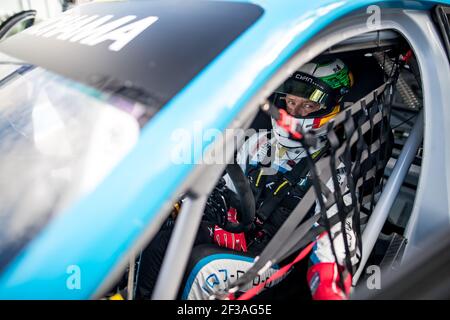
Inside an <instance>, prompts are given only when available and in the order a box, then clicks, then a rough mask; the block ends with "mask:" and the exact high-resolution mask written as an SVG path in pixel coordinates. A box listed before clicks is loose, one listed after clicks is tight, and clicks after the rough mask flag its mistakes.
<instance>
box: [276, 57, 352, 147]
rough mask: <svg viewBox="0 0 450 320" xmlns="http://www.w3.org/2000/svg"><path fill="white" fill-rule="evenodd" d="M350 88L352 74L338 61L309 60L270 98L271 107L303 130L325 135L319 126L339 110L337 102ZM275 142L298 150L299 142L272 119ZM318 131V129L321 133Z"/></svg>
mask: <svg viewBox="0 0 450 320" xmlns="http://www.w3.org/2000/svg"><path fill="white" fill-rule="evenodd" d="M352 85H353V75H352V73H351V72H350V71H349V69H348V67H347V66H346V65H345V64H344V62H342V60H340V59H327V60H320V61H313V62H310V63H307V64H305V65H303V66H302V67H301V68H300V69H298V70H297V71H296V72H294V74H292V75H291V76H290V77H289V78H288V79H287V80H286V81H285V82H284V83H283V84H282V85H281V86H280V87H279V88H278V89H277V90H275V92H274V93H273V94H272V95H271V97H270V99H271V100H272V103H273V105H275V106H276V107H277V108H281V109H284V110H286V112H287V113H288V114H289V115H291V116H293V117H294V121H298V123H299V124H300V125H301V127H302V128H303V130H304V131H309V130H311V129H314V130H315V131H316V134H318V135H321V134H325V130H324V127H323V125H324V124H325V123H327V122H328V121H329V120H330V119H332V118H333V117H335V116H336V115H337V114H338V113H339V111H340V110H341V106H340V102H341V101H342V98H343V97H344V95H345V94H347V93H348V92H349V90H350V88H351V86H352ZM272 128H273V132H274V135H275V138H276V139H277V141H278V143H279V144H281V145H282V146H283V147H286V148H298V147H300V146H301V144H300V142H299V141H296V140H293V139H291V138H290V135H289V132H288V131H286V130H285V129H284V128H283V127H281V126H280V125H279V124H278V123H277V122H276V120H275V119H273V118H272ZM321 128H322V130H321Z"/></svg>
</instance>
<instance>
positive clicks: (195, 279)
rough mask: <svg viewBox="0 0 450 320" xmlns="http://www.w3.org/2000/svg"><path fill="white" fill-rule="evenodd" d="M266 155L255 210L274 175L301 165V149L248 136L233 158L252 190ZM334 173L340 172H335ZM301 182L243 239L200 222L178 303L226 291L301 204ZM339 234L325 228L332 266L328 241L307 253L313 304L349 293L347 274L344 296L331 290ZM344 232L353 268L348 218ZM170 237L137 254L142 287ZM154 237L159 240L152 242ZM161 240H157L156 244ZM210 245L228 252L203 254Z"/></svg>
mask: <svg viewBox="0 0 450 320" xmlns="http://www.w3.org/2000/svg"><path fill="white" fill-rule="evenodd" d="M320 149H321V148H318V149H317V150H315V151H317V152H319V151H320ZM272 152H275V154H274V155H273V156H272V157H271V159H272V161H271V163H270V168H271V169H272V174H271V175H267V176H266V179H264V186H263V187H262V190H261V191H260V194H259V197H256V198H257V199H256V201H257V203H256V207H258V205H259V204H260V203H258V201H264V198H265V195H266V194H268V193H272V192H274V190H272V188H274V186H276V184H275V179H276V178H277V177H278V176H279V175H280V174H281V175H282V174H283V173H286V172H288V171H290V170H292V168H293V167H294V166H295V165H296V164H298V163H299V162H300V161H304V158H305V156H306V154H305V150H304V149H303V148H296V149H286V148H284V147H282V146H281V145H279V144H278V143H277V141H276V139H275V138H274V137H271V135H270V134H269V133H268V132H263V133H256V134H254V135H253V136H251V137H250V138H249V139H248V140H247V141H246V142H245V143H244V145H243V146H242V148H241V149H240V151H239V152H238V154H237V159H236V160H237V162H238V164H239V165H240V166H241V168H242V170H243V171H244V172H245V173H246V175H247V177H248V178H249V180H250V183H251V185H254V184H255V180H257V179H258V177H257V176H256V175H255V172H257V169H258V168H259V167H260V164H261V163H262V162H263V161H265V160H264V159H267V156H268V154H269V153H270V154H271V153H272ZM302 159H303V160H302ZM305 165H306V164H305ZM339 169H341V170H340V171H339ZM338 172H339V173H338V175H339V176H338V181H340V182H342V181H344V179H343V175H344V173H343V172H342V168H338ZM223 178H224V180H225V182H226V187H227V188H228V189H230V190H231V191H235V188H234V185H233V182H232V181H231V179H230V177H229V176H228V175H225V176H224V177H223ZM306 183H307V178H306V177H304V178H303V179H300V181H299V182H298V185H296V186H295V188H294V189H292V190H291V192H289V193H288V194H287V195H286V196H285V197H284V199H283V200H282V202H281V203H280V205H279V207H278V208H276V210H275V211H274V212H273V213H272V214H271V215H270V216H269V217H268V218H267V219H266V220H265V221H263V222H261V221H258V217H257V218H256V220H257V222H256V224H257V225H258V227H257V228H256V231H252V232H248V233H247V234H245V235H244V234H231V233H229V232H226V231H224V230H221V228H219V227H217V226H214V225H212V224H208V223H205V222H204V223H202V225H201V226H200V230H199V232H198V235H197V239H196V241H195V245H194V249H193V254H192V255H193V256H199V257H195V258H194V260H193V261H190V263H189V265H190V266H188V273H187V274H186V275H185V279H184V281H183V283H184V284H185V286H184V287H183V288H181V292H180V297H181V298H182V299H208V297H209V296H210V295H211V294H212V293H213V292H217V291H218V290H222V289H225V288H227V287H228V286H229V285H230V284H231V283H232V282H233V281H234V280H236V279H237V278H238V277H239V275H240V274H243V273H244V272H245V271H246V270H248V269H249V268H250V267H251V265H252V263H253V258H254V257H255V256H257V255H259V254H260V253H261V251H262V250H263V249H264V247H265V246H266V245H267V243H268V242H269V241H270V239H271V237H272V236H273V235H274V234H275V232H276V231H277V230H278V228H279V227H280V226H281V225H282V224H283V222H284V221H285V219H287V217H288V216H289V214H290V213H291V211H292V210H293V209H294V208H295V206H296V205H297V204H298V202H299V201H300V200H301V198H302V196H303V195H304V191H305V188H306V186H305V184H306ZM327 187H328V188H329V189H330V190H331V191H333V183H332V181H331V180H330V181H329V182H328V183H327ZM258 198H259V199H258ZM350 201H351V199H350V196H349V195H347V196H344V202H345V203H346V204H348V203H349V202H350ZM312 209H313V210H312V212H311V213H310V215H312V214H318V213H319V211H320V208H319V205H318V203H316V205H315V206H314V207H313V208H312ZM230 211H231V210H230ZM336 212H337V209H336V205H334V206H332V207H331V208H330V209H329V210H328V211H327V215H328V217H331V216H333V215H334V214H336ZM228 218H229V219H230V220H231V221H233V220H234V219H236V216H235V215H234V214H233V212H232V213H231V214H230V212H229V214H228ZM340 230H341V225H340V223H338V224H336V225H334V226H333V227H332V228H331V234H332V239H333V243H334V247H335V251H336V256H337V258H338V263H336V262H335V258H334V255H333V253H332V250H331V244H330V242H329V237H328V236H321V237H318V239H317V241H316V243H315V245H314V247H313V250H312V253H311V254H310V262H309V268H308V272H307V281H308V284H309V286H310V289H311V294H312V297H313V298H314V299H343V298H345V297H346V296H347V295H348V293H349V292H348V290H349V288H350V283H351V277H350V275H348V274H347V277H346V278H345V279H343V282H344V284H345V287H346V288H345V290H346V293H345V294H344V293H343V292H342V290H341V289H340V288H339V286H338V285H337V283H338V281H339V279H338V277H339V272H338V268H342V266H343V265H345V262H344V261H345V260H344V259H345V247H344V241H343V236H342V233H341V232H340ZM346 231H347V243H348V247H349V249H350V253H351V262H352V264H353V265H356V264H357V262H358V260H359V250H358V248H357V241H356V234H355V232H354V231H353V228H352V220H351V219H350V218H349V219H347V221H346ZM170 232H171V228H170V227H169V228H167V227H166V229H165V230H164V228H163V230H162V233H160V234H159V235H157V237H156V239H154V240H153V241H152V243H151V244H150V246H149V248H147V249H146V250H144V252H143V260H142V263H143V268H141V272H140V274H142V277H144V278H145V279H146V280H145V281H143V282H147V288H148V287H149V286H150V287H151V286H153V285H154V282H155V280H156V274H157V272H158V270H159V267H160V264H161V261H162V258H163V253H164V250H163V249H162V247H163V246H166V245H167V242H168V239H169V237H170ZM158 238H159V240H157V239H158ZM162 238H163V241H161V239H162ZM212 243H215V245H214V247H217V245H219V246H221V247H225V248H228V249H223V248H217V250H216V249H213V250H212V251H210V252H208V253H206V252H205V248H204V246H202V245H203V244H209V245H208V248H209V249H208V250H210V249H211V244H212ZM230 249H231V250H230ZM155 251H156V252H155ZM199 251H200V254H199ZM191 260H192V258H191ZM146 265H147V266H146ZM148 265H150V266H148ZM278 268H279V267H278V266H277V265H275V266H273V267H272V268H269V269H268V270H266V271H265V272H264V273H263V274H261V275H259V276H258V279H255V281H253V283H250V284H248V286H247V288H244V291H245V290H247V289H249V288H250V287H252V286H255V285H258V284H259V283H260V282H261V281H265V280H267V279H268V278H269V277H270V276H271V275H273V274H274V273H275V272H276V271H277V270H278ZM142 270H145V272H142ZM143 273H145V274H143ZM140 276H141V275H140ZM281 280H282V279H280V280H278V281H274V282H273V283H271V284H270V286H274V285H276V284H277V283H278V282H279V281H281ZM142 287H143V286H142V285H141V286H139V283H138V293H139V290H141V291H142ZM149 290H151V289H148V290H147V292H148V291H149ZM144 291H146V290H144ZM147 295H148V294H147ZM144 296H145V294H144Z"/></svg>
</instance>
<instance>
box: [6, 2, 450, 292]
mask: <svg viewBox="0 0 450 320" xmlns="http://www.w3.org/2000/svg"><path fill="white" fill-rule="evenodd" d="M247 2H249V3H253V4H256V5H259V6H261V7H262V8H263V9H264V13H263V15H262V16H261V18H259V20H257V21H256V23H255V24H254V25H252V26H251V27H250V28H249V29H248V30H247V31H246V32H244V34H242V35H241V36H239V37H238V38H237V39H236V40H235V41H234V42H233V43H232V44H231V45H230V46H229V47H228V48H227V49H226V50H225V51H224V52H222V53H221V54H220V55H219V56H217V57H216V58H215V59H214V60H213V61H212V62H211V63H210V64H209V65H208V66H206V67H205V68H204V69H203V70H202V71H201V72H200V73H199V74H198V75H197V76H196V77H195V78H194V79H192V80H191V81H190V82H189V84H187V85H186V86H185V87H184V88H183V89H182V90H181V91H180V92H179V93H178V94H177V95H176V96H175V97H174V98H173V99H172V100H170V101H169V102H168V104H167V105H166V106H165V107H164V108H163V109H162V110H161V111H160V112H159V113H158V114H157V115H156V116H155V117H154V118H153V119H152V121H150V122H149V123H148V124H147V125H146V126H145V127H144V128H143V130H142V133H141V137H140V139H139V142H138V143H137V145H136V146H135V148H134V149H133V150H132V151H131V152H130V154H129V155H128V156H126V158H125V159H124V160H123V161H121V163H120V164H119V165H118V166H117V167H116V168H115V169H114V171H113V172H112V173H111V174H110V175H109V176H108V177H107V178H106V179H105V180H104V181H103V182H102V183H101V185H100V186H99V187H98V188H97V189H96V190H95V191H94V192H92V193H91V194H89V195H86V196H85V197H84V198H82V199H81V200H80V201H78V202H77V203H75V204H74V205H73V206H72V207H70V208H68V209H67V211H66V212H64V213H63V214H61V215H59V216H58V217H57V218H55V219H54V220H53V221H52V222H51V223H50V224H49V225H48V226H47V227H46V228H45V229H44V230H43V231H42V232H41V233H40V234H39V236H38V237H37V238H36V239H34V241H33V242H32V243H30V244H29V245H28V247H27V248H26V249H25V250H24V251H23V252H22V253H21V254H20V255H19V256H18V257H17V258H16V259H15V260H14V261H13V263H11V264H10V265H9V267H8V268H7V270H5V272H4V273H3V274H2V275H1V276H0V298H24V297H25V298H26V297H37V295H36V294H37V293H36V292H40V295H39V296H38V297H42V298H56V299H65V298H68V299H72V298H88V297H91V296H92V295H93V294H94V293H95V292H96V290H97V289H98V286H99V285H101V284H102V282H103V280H104V277H105V275H106V274H108V273H109V272H111V271H112V270H113V269H114V267H116V265H117V263H118V261H119V260H120V259H122V258H124V256H125V254H126V253H127V252H128V251H129V250H130V248H131V247H132V246H133V245H134V244H135V243H136V241H137V240H138V239H139V237H141V236H142V234H143V233H144V231H145V230H146V227H147V226H148V225H149V224H151V223H156V222H157V221H159V220H158V219H157V215H158V212H159V210H160V209H161V208H162V207H163V206H164V205H167V204H168V203H169V202H170V201H172V200H173V197H174V194H173V193H174V191H175V190H176V189H177V188H178V187H179V186H180V185H181V184H182V182H183V181H185V179H186V177H187V176H188V175H189V173H190V172H191V171H192V169H193V168H194V166H195V165H194V163H195V162H197V161H198V160H199V158H200V157H201V152H202V150H203V149H204V148H206V147H207V146H208V144H209V143H210V141H202V143H201V148H197V150H192V160H193V161H192V162H193V163H187V164H178V165H174V163H173V158H171V157H172V156H173V151H174V144H173V143H174V141H173V140H174V132H175V131H176V130H178V129H180V130H181V131H179V132H185V133H186V134H187V135H191V136H192V137H194V136H195V132H197V130H199V129H201V128H216V129H219V130H220V131H223V130H224V129H225V128H227V127H228V126H229V124H230V123H231V121H232V120H233V119H234V118H235V117H236V116H237V114H238V113H239V112H240V111H241V110H242V109H243V108H244V106H245V105H246V104H247V103H248V102H249V100H250V98H251V97H252V96H253V95H254V94H256V93H257V92H258V90H260V89H261V87H262V85H263V84H264V83H265V82H266V81H267V79H269V78H270V77H271V76H272V75H273V74H274V73H275V71H276V70H277V69H278V68H279V67H280V66H281V65H282V64H283V63H284V62H285V61H286V60H287V59H289V58H290V57H291V56H292V55H293V54H294V53H295V52H297V51H298V49H299V48H301V47H302V46H303V45H304V44H305V43H307V41H309V40H310V39H311V38H312V37H313V36H314V35H316V34H317V33H318V32H320V31H321V30H323V29H324V28H325V27H326V26H328V25H329V24H330V23H332V22H333V21H336V20H337V19H339V18H341V17H343V16H344V15H346V14H348V13H350V12H352V11H354V10H359V9H364V8H365V7H367V6H368V5H371V4H380V5H389V6H393V7H400V8H408V9H429V8H430V7H431V6H432V5H435V4H437V2H435V1H421V2H418V1H413V2H411V1H407V2H402V1H369V0H344V1H336V0H318V1H298V0H285V1H283V4H282V5H281V4H280V1H278V0H254V1H247ZM441 3H445V4H450V1H442V2H441ZM192 142H193V140H186V141H184V142H180V143H178V144H177V147H180V148H188V149H190V148H191V146H192ZM74 265H75V266H77V267H79V268H80V270H81V272H82V274H83V286H82V287H81V289H80V290H67V287H66V280H67V276H68V273H67V272H68V267H70V266H74ZM36 290H39V291H36Z"/></svg>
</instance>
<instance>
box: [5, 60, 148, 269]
mask: <svg viewBox="0 0 450 320" xmlns="http://www.w3.org/2000/svg"><path fill="white" fill-rule="evenodd" d="M144 116H145V108H144V107H142V106H141V105H140V104H138V103H131V102H128V101H126V100H123V99H119V98H116V97H113V96H109V95H106V94H102V93H99V92H97V91H95V90H92V89H88V88H87V87H84V86H82V85H80V84H76V83H74V82H72V81H70V80H67V79H65V78H63V77H60V76H57V75H55V74H52V73H50V72H48V71H46V70H44V69H42V68H36V67H33V66H31V65H20V64H10V65H7V64H6V63H3V64H1V65H0V190H1V192H0V203H1V206H0V225H1V226H2V231H1V232H0V269H1V267H2V266H4V263H5V262H6V261H7V260H9V258H11V255H13V254H14V253H15V252H17V250H18V249H20V247H21V246H23V244H24V243H26V242H27V239H30V238H32V237H33V235H34V234H35V232H37V230H39V229H40V228H41V227H42V226H43V225H44V224H45V223H46V222H47V221H48V220H49V219H50V217H51V216H53V215H55V214H57V213H58V212H61V211H62V210H63V209H64V208H66V207H67V206H68V205H70V204H71V203H73V201H74V200H75V199H77V198H79V197H80V196H82V195H83V194H85V193H87V192H89V191H91V190H92V189H93V188H95V187H96V186H97V185H98V184H99V182H100V181H102V179H103V178H104V177H105V176H106V175H107V174H108V173H109V172H110V171H111V169H112V168H113V167H114V166H115V165H116V164H117V163H118V161H120V160H121V159H122V158H123V157H124V156H125V155H126V154H127V153H128V152H129V151H130V149H131V148H132V147H133V145H134V144H135V143H136V141H137V140H138V137H139V130H140V129H139V128H140V127H139V123H138V121H137V119H138V118H142V117H144Z"/></svg>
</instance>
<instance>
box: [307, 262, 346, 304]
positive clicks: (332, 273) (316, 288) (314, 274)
mask: <svg viewBox="0 0 450 320" xmlns="http://www.w3.org/2000/svg"><path fill="white" fill-rule="evenodd" d="M338 268H340V271H341V274H342V276H343V278H344V281H343V284H344V288H341V287H340V285H339V282H340V281H339V279H340V278H339V270H338ZM307 280H308V284H309V287H310V289H311V294H312V298H313V299H314V300H346V299H348V297H349V294H350V288H351V285H352V277H351V275H350V274H349V273H348V272H346V271H345V270H343V267H341V266H339V265H338V264H337V263H335V262H321V263H317V264H315V265H313V266H312V267H310V268H309V269H308V273H307Z"/></svg>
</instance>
